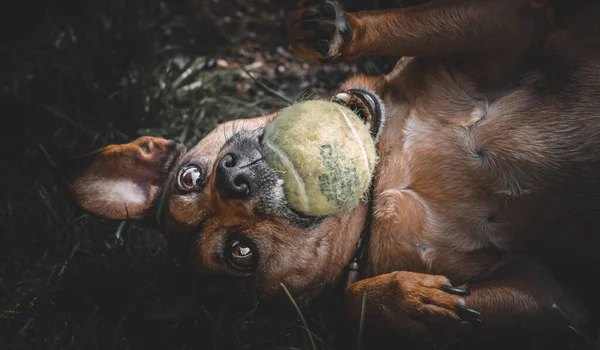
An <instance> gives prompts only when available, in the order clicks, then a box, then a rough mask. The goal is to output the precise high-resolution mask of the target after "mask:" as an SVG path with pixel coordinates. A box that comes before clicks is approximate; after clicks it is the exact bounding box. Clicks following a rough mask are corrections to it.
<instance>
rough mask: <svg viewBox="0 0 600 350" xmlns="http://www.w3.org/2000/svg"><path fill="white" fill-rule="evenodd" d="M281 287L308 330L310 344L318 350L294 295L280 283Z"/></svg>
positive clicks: (314, 349)
mask: <svg viewBox="0 0 600 350" xmlns="http://www.w3.org/2000/svg"><path fill="white" fill-rule="evenodd" d="M280 285H281V288H283V290H284V291H285V294H286V295H287V296H288V298H289V299H290V301H291V302H292V305H294V308H295V309H296V311H297V312H298V315H299V316H300V319H301V320H302V323H303V324H304V328H306V333H307V334H308V339H309V340H310V344H311V345H312V348H313V350H317V346H316V345H315V341H314V339H313V336H312V333H311V331H310V329H309V328H308V324H307V323H306V320H305V319H304V315H303V314H302V311H301V310H300V307H298V304H297V303H296V301H295V300H294V297H292V294H291V293H290V291H289V290H288V289H287V287H286V286H285V284H283V283H280Z"/></svg>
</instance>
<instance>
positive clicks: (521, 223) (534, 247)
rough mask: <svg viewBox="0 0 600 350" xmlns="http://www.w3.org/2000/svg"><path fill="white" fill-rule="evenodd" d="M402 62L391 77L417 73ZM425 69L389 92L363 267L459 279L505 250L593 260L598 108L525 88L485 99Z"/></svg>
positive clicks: (599, 196)
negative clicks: (573, 104) (367, 254)
mask: <svg viewBox="0 0 600 350" xmlns="http://www.w3.org/2000/svg"><path fill="white" fill-rule="evenodd" d="M407 68H408V69H409V70H408V71H406V69H405V71H403V72H402V73H401V74H400V76H399V77H397V78H396V79H397V81H398V83H404V84H406V83H407V82H406V80H405V79H404V80H403V78H406V77H405V76H404V77H403V76H402V75H403V74H408V75H410V74H415V72H414V71H412V72H411V71H410V67H407ZM427 68H428V71H427V70H426V71H427V72H428V73H427V74H426V75H424V76H422V77H421V79H420V80H419V81H420V82H421V83H420V86H418V87H415V86H413V88H414V90H415V91H419V94H418V95H413V96H410V92H409V91H408V92H407V91H406V90H403V91H402V93H403V94H404V95H403V96H402V98H399V97H398V95H395V96H394V95H390V96H387V98H386V106H387V107H388V118H389V122H388V125H387V127H386V133H385V134H384V136H383V138H382V144H381V154H382V160H381V163H380V166H379V173H378V175H377V180H376V188H375V193H376V197H375V216H374V218H375V220H374V225H373V231H372V239H371V243H370V253H371V254H370V258H369V267H368V273H369V274H371V275H377V274H381V273H385V272H389V271H394V270H410V271H419V272H428V273H439V274H444V275H447V276H449V277H454V278H455V279H458V280H464V279H469V278H471V277H473V276H477V275H479V274H480V273H483V272H484V271H486V270H487V269H488V268H489V265H490V264H493V263H494V262H495V261H497V259H498V257H499V256H500V255H501V253H502V252H511V251H515V252H521V251H530V252H534V251H535V252H536V253H540V254H541V255H544V254H546V255H552V254H556V252H560V254H561V257H564V258H566V259H568V258H569V257H568V254H567V253H566V252H565V250H567V251H568V253H573V255H574V256H577V257H582V256H584V255H589V256H597V254H598V252H600V242H599V241H598V237H599V236H600V235H598V234H595V232H596V231H598V230H600V219H599V217H600V215H597V213H598V212H599V211H598V210H600V166H599V165H600V155H598V154H594V153H595V152H590V151H589V149H590V148H591V149H599V148H600V127H599V126H598V124H600V123H598V121H599V120H600V118H599V117H598V112H597V110H596V112H592V109H588V110H581V109H577V108H569V107H567V105H568V101H566V100H564V101H555V100H553V98H554V99H556V98H555V97H550V96H546V95H544V94H539V93H537V92H536V91H534V90H532V89H531V88H528V87H522V88H519V89H515V90H512V91H507V92H505V93H503V95H502V96H495V99H494V100H493V102H490V101H489V100H487V99H486V98H485V95H483V94H477V93H476V91H474V90H470V88H469V84H468V82H464V81H463V82H461V81H458V82H457V81H456V80H455V79H456V77H451V76H449V75H446V74H445V73H444V71H443V70H442V69H439V70H434V69H432V68H431V66H428V67H427ZM438 68H439V67H438ZM420 70H421V71H423V67H422V66H421V67H420ZM413 79H414V77H413ZM474 96H477V97H474ZM397 101H401V103H397ZM596 104H598V103H596ZM390 106H391V108H390ZM592 107H593V106H592ZM595 107H598V108H600V106H595ZM563 115H570V116H571V119H570V120H569V119H565V118H564V117H563ZM574 125H577V126H574ZM564 130H569V132H570V133H569V134H567V133H565V132H564ZM596 185H598V186H596ZM567 232H568V233H567ZM584 240H587V241H588V242H589V243H590V244H589V245H587V247H589V249H588V251H584V250H585V247H584V248H582V246H585V245H582V244H581V242H582V241H584ZM570 244H572V245H573V246H574V247H575V248H573V249H571V248H567V246H569V245H570Z"/></svg>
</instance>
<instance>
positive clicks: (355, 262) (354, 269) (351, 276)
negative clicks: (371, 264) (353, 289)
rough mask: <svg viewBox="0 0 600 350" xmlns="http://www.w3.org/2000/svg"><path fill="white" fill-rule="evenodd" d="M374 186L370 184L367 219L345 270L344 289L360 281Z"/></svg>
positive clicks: (371, 215)
mask: <svg viewBox="0 0 600 350" xmlns="http://www.w3.org/2000/svg"><path fill="white" fill-rule="evenodd" d="M374 187H375V184H374V183H371V187H370V188H369V196H368V201H369V203H367V217H366V218H365V224H364V226H363V229H362V231H361V233H360V236H359V237H358V241H357V242H356V251H355V252H354V256H353V257H352V260H350V263H348V266H347V267H346V269H347V270H348V273H347V275H346V286H345V288H344V289H348V288H349V287H350V286H351V285H352V284H354V283H355V282H357V281H358V280H359V279H360V272H361V271H360V269H361V266H360V264H361V263H362V262H363V259H364V256H365V252H366V250H367V246H368V245H369V237H370V234H371V224H372V222H373V193H374V190H373V189H374Z"/></svg>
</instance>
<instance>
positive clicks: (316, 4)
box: [287, 0, 352, 63]
mask: <svg viewBox="0 0 600 350" xmlns="http://www.w3.org/2000/svg"><path fill="white" fill-rule="evenodd" d="M287 32H288V42H289V43H290V45H291V46H292V50H293V51H294V54H295V55H297V56H298V57H300V58H303V59H306V60H316V61H319V62H323V63H325V62H331V61H333V60H335V59H337V58H339V57H340V56H341V55H342V54H343V52H342V46H343V45H344V44H346V43H348V42H350V41H351V40H352V25H351V24H350V22H349V21H348V18H347V16H346V12H345V11H344V10H343V9H342V7H341V6H340V4H339V3H338V2H337V1H329V0H327V1H326V0H302V1H301V2H300V4H299V6H298V7H297V8H296V9H295V10H294V11H293V12H292V14H291V15H290V17H289V22H288V28H287Z"/></svg>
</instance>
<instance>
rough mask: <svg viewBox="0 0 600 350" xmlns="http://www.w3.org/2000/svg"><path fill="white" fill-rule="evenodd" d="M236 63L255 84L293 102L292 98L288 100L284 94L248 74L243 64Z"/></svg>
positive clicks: (288, 101)
mask: <svg viewBox="0 0 600 350" xmlns="http://www.w3.org/2000/svg"><path fill="white" fill-rule="evenodd" d="M237 64H238V66H240V69H241V70H243V71H244V72H245V73H246V74H248V76H249V77H250V79H252V80H253V81H254V82H255V83H256V85H258V86H260V87H261V88H263V89H264V90H265V91H267V92H268V93H270V94H272V95H274V96H275V97H279V98H280V99H282V100H284V101H285V102H287V103H289V104H293V103H294V102H293V101H292V100H290V99H289V98H287V97H286V96H284V95H283V94H282V93H280V92H277V91H275V90H273V89H271V88H270V87H268V86H266V85H265V84H263V83H261V82H260V81H258V80H257V79H256V78H255V77H254V76H252V74H250V72H249V71H248V70H247V69H246V68H244V66H243V65H242V64H240V63H239V62H238V63H237Z"/></svg>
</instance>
